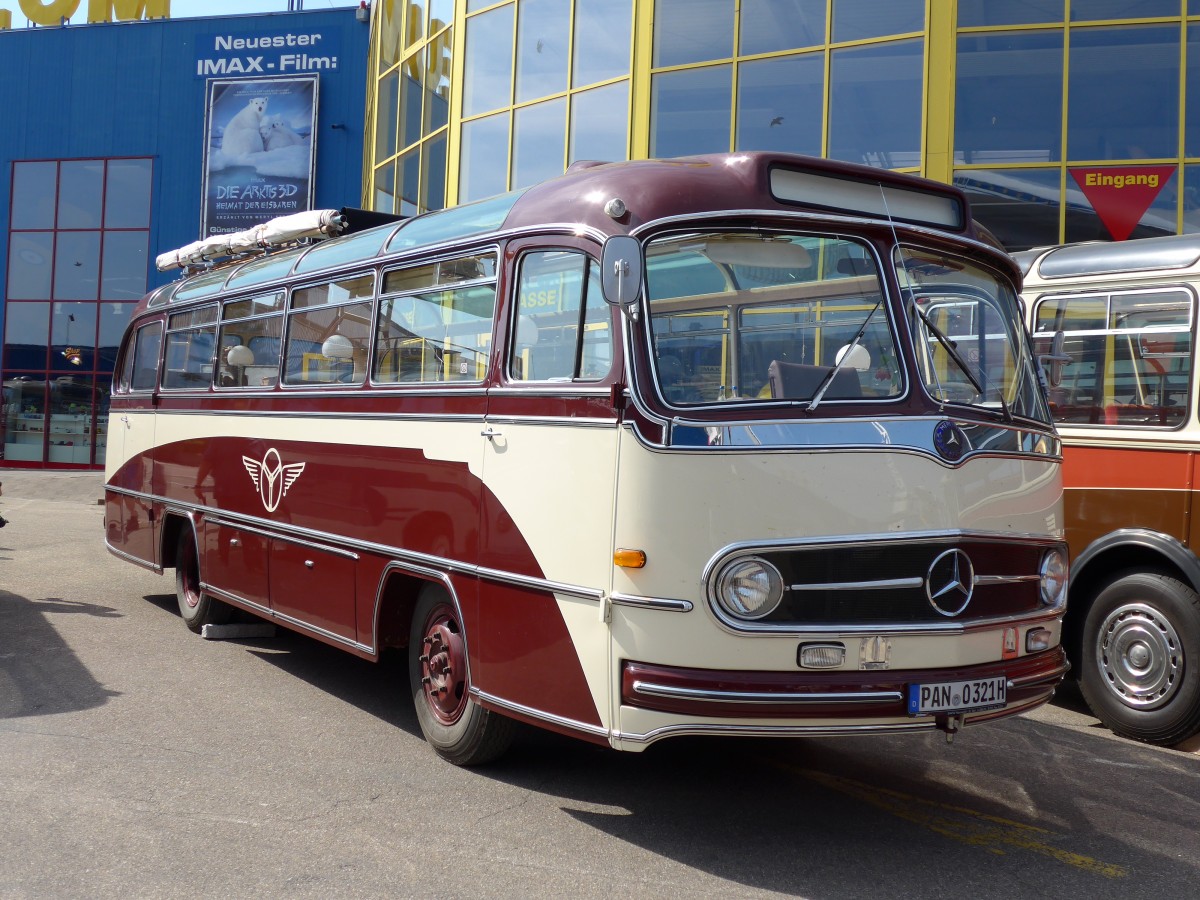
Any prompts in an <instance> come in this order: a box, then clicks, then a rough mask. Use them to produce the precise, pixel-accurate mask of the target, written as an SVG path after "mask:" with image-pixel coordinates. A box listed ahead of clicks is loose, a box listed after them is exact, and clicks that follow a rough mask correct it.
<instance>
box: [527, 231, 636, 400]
mask: <svg viewBox="0 0 1200 900" xmlns="http://www.w3.org/2000/svg"><path fill="white" fill-rule="evenodd" d="M585 273H586V277H585ZM516 304H517V306H516V314H517V315H516V327H515V329H514V333H513V337H512V342H511V346H510V350H509V376H510V377H511V378H512V379H513V380H515V381H575V380H583V381H596V380H599V379H601V378H603V377H604V376H605V375H607V374H608V371H609V369H610V367H611V365H612V312H611V309H610V307H608V305H607V304H606V303H605V302H604V299H603V297H602V296H601V294H600V270H599V266H598V265H597V264H596V262H595V261H593V260H591V259H590V258H589V257H588V256H586V255H585V254H583V253H578V252H575V251H562V250H545V251H537V252H534V253H528V254H526V255H525V257H524V258H523V259H522V260H521V276H520V280H519V284H518V287H517V298H516Z"/></svg>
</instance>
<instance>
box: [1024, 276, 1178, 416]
mask: <svg viewBox="0 0 1200 900" xmlns="http://www.w3.org/2000/svg"><path fill="white" fill-rule="evenodd" d="M1035 314H1036V316H1037V318H1036V321H1035V329H1036V331H1035V333H1034V351H1035V353H1045V352H1049V350H1048V348H1049V344H1050V338H1051V329H1052V328H1054V327H1057V323H1058V322H1062V324H1063V325H1065V326H1066V328H1065V330H1064V334H1065V337H1066V341H1065V343H1064V350H1065V352H1066V353H1067V355H1068V356H1070V357H1071V360H1072V361H1071V363H1069V364H1067V365H1066V366H1064V367H1063V376H1062V381H1061V383H1060V384H1059V385H1058V386H1057V387H1055V388H1053V389H1052V390H1051V391H1050V394H1049V400H1050V408H1051V412H1052V413H1053V416H1054V420H1055V421H1056V422H1059V423H1062V424H1075V425H1114V426H1119V427H1129V426H1158V427H1164V426H1165V427H1174V426H1178V425H1181V424H1182V423H1183V422H1185V421H1186V420H1187V414H1188V402H1189V398H1190V393H1191V381H1192V372H1193V345H1192V335H1191V328H1192V322H1191V299H1190V296H1189V295H1188V294H1186V293H1185V292H1183V291H1179V290H1164V291H1153V292H1148V291H1140V292H1138V291H1134V292H1130V293H1127V294H1117V293H1114V294H1111V295H1107V294H1100V295H1093V296H1072V297H1057V298H1051V299H1049V300H1046V301H1044V302H1042V303H1041V304H1040V305H1039V306H1038V308H1037V310H1036V313H1035Z"/></svg>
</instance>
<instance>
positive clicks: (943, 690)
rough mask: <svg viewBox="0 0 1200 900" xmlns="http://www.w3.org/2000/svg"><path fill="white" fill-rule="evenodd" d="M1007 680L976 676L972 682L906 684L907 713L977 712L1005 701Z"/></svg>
mask: <svg viewBox="0 0 1200 900" xmlns="http://www.w3.org/2000/svg"><path fill="white" fill-rule="evenodd" d="M1007 685H1008V681H1007V679H1005V678H1004V677H1000V678H977V679H974V680H972V681H942V682H935V683H934V684H910V685H909V686H908V714H909V715H910V716H928V715H934V714H937V713H961V712H979V711H981V710H985V709H999V708H1000V707H1002V706H1004V704H1005V699H1004V698H1005V688H1006V687H1007Z"/></svg>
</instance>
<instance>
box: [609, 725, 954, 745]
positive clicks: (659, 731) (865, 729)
mask: <svg viewBox="0 0 1200 900" xmlns="http://www.w3.org/2000/svg"><path fill="white" fill-rule="evenodd" d="M936 727H937V724H936V723H935V722H933V721H924V720H917V721H914V722H895V723H887V724H878V725H715V724H707V725H706V724H695V725H664V726H663V727H662V728H655V729H652V730H651V731H647V732H645V733H643V734H635V733H632V732H627V731H614V732H613V733H612V740H613V741H627V742H629V743H631V744H646V745H649V744H653V743H654V742H655V741H661V740H662V739H663V738H669V737H682V736H685V735H687V736H690V735H704V736H711V737H722V736H727V735H737V736H739V737H839V736H844V735H849V734H902V733H904V732H911V731H932V730H933V729H935V728H936Z"/></svg>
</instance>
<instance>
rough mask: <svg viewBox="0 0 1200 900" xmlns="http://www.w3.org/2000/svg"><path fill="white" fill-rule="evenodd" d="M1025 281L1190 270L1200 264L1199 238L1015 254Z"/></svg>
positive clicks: (1166, 238)
mask: <svg viewBox="0 0 1200 900" xmlns="http://www.w3.org/2000/svg"><path fill="white" fill-rule="evenodd" d="M1013 258H1014V259H1015V260H1016V261H1017V265H1019V266H1020V267H1021V272H1022V274H1023V275H1025V276H1026V277H1029V276H1030V275H1032V276H1033V277H1035V278H1044V279H1046V280H1051V279H1060V278H1080V277H1083V276H1087V275H1117V274H1121V273H1130V274H1133V273H1136V272H1151V271H1154V270H1157V269H1190V268H1191V267H1192V266H1195V265H1196V264H1197V263H1200V235H1197V234H1171V235H1164V236H1162V237H1152V238H1138V239H1137V240H1133V241H1115V242H1107V241H1089V242H1087V243H1081V244H1064V245H1063V246H1061V247H1051V248H1048V249H1047V248H1046V247H1041V248H1037V249H1034V250H1023V251H1021V252H1020V253H1014V254H1013Z"/></svg>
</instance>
